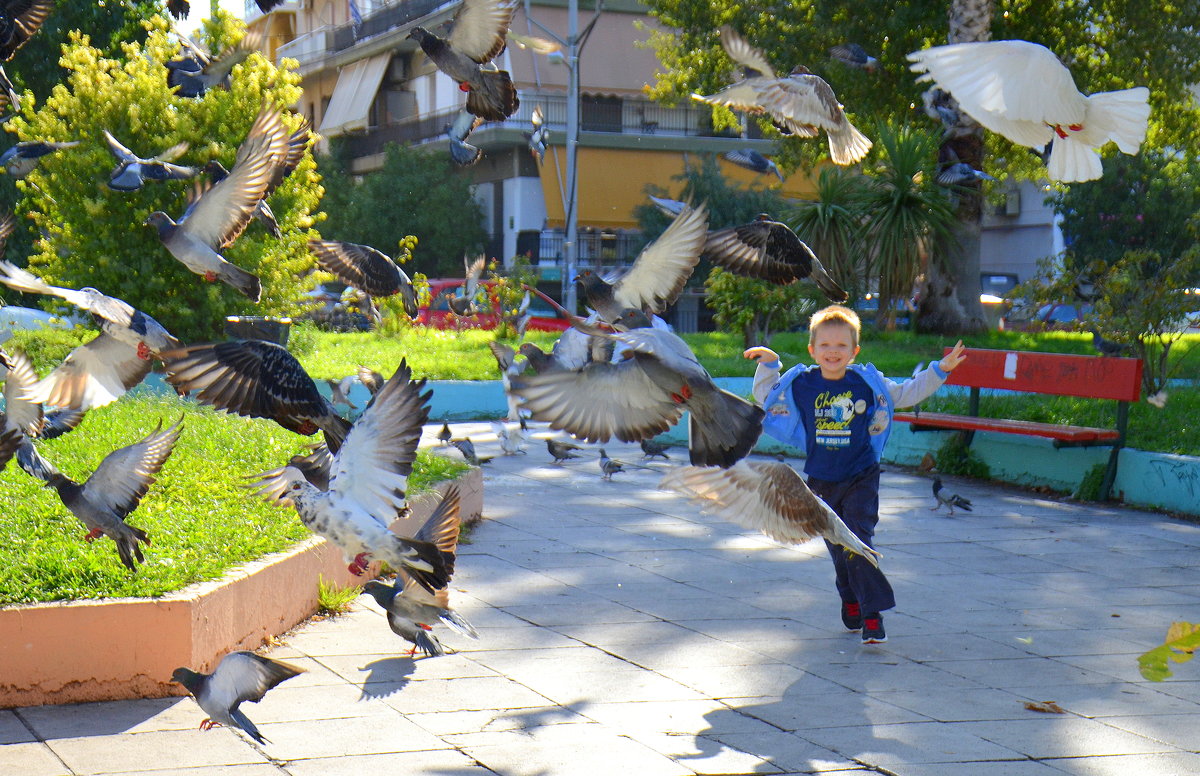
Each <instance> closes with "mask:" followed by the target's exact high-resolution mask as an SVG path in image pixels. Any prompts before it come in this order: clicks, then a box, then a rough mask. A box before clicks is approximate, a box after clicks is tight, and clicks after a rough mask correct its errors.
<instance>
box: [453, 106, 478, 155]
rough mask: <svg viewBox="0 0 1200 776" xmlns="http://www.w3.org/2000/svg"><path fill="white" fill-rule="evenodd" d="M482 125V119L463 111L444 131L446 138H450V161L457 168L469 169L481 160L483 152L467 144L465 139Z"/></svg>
mask: <svg viewBox="0 0 1200 776" xmlns="http://www.w3.org/2000/svg"><path fill="white" fill-rule="evenodd" d="M482 123H483V119H481V118H479V117H478V116H476V115H473V114H472V113H471V112H470V111H468V110H463V111H459V113H458V115H457V116H455V117H454V121H452V122H451V123H450V127H449V128H448V129H447V130H446V137H448V138H450V160H451V161H453V162H454V163H455V164H457V165H458V166H459V167H470V166H471V165H472V164H475V162H478V161H479V160H480V159H482V158H483V150H482V149H480V148H478V147H476V146H473V145H471V144H470V143H468V142H467V138H468V137H470V136H471V133H472V132H474V131H475V130H476V129H478V128H479V125H480V124H482Z"/></svg>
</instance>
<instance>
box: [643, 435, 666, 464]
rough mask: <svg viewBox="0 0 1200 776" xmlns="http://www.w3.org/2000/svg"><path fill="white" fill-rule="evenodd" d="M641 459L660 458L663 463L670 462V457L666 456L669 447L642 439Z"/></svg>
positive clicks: (651, 440) (662, 443)
mask: <svg viewBox="0 0 1200 776" xmlns="http://www.w3.org/2000/svg"><path fill="white" fill-rule="evenodd" d="M641 446H642V458H650V459H654V458H660V457H661V458H662V459H663V460H664V461H669V460H671V456H669V455H667V449H668V448H669V447H670V445H668V444H666V443H664V442H655V441H654V440H653V439H643V440H642V441H641Z"/></svg>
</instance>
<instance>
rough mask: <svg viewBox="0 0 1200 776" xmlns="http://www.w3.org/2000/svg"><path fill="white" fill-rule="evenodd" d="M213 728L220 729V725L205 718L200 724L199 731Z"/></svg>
mask: <svg viewBox="0 0 1200 776" xmlns="http://www.w3.org/2000/svg"><path fill="white" fill-rule="evenodd" d="M215 727H221V723H220V722H217V721H216V720H212V719H209V718H208V717H205V718H204V721H203V722H201V723H200V729H201V730H212V729H213V728H215Z"/></svg>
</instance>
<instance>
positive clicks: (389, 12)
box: [329, 0, 449, 53]
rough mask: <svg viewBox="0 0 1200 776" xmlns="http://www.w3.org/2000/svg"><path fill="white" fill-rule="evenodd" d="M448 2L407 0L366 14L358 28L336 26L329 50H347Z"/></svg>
mask: <svg viewBox="0 0 1200 776" xmlns="http://www.w3.org/2000/svg"><path fill="white" fill-rule="evenodd" d="M448 4H449V3H447V0H405V2H402V3H396V4H394V5H388V6H385V7H383V8H380V9H379V10H378V11H375V12H374V13H369V14H367V15H366V16H364V17H363V23H362V24H360V25H359V26H358V27H357V28H356V27H355V26H354V25H353V24H344V25H342V26H341V27H335V28H334V30H333V40H332V42H331V45H330V47H329V51H330V53H336V52H338V51H345V50H346V49H348V48H350V47H351V46H353V45H354V44H355V43H358V42H359V41H360V40H365V39H366V38H373V37H375V36H376V35H381V34H383V33H385V32H388V31H390V30H394V29H396V28H397V27H403V26H405V25H406V24H411V23H412V22H415V21H416V20H417V19H420V18H421V17H423V16H428V15H429V14H431V13H433V12H434V11H436V10H437V9H439V8H441V7H442V6H444V5H448Z"/></svg>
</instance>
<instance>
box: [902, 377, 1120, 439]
mask: <svg viewBox="0 0 1200 776" xmlns="http://www.w3.org/2000/svg"><path fill="white" fill-rule="evenodd" d="M956 371H957V370H956ZM895 419H896V420H897V421H898V422H900V423H911V424H913V426H915V427H921V426H924V427H927V428H942V429H950V430H957V431H998V432H1001V433H1005V434H1023V435H1025V436H1036V437H1044V438H1046V439H1055V440H1058V441H1060V442H1073V443H1076V444H1080V443H1088V442H1092V443H1097V444H1101V443H1105V442H1115V441H1116V440H1117V439H1118V438H1120V434H1119V433H1118V432H1117V431H1116V430H1114V429H1108V428H1090V427H1088V426H1059V425H1056V424H1054V423H1035V422H1033V421H1030V420H1009V419H1005V418H975V417H972V416H970V415H950V414H946V413H942V412H922V413H921V414H920V415H919V416H918V415H913V414H912V413H910V412H897V413H896V417H895Z"/></svg>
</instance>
